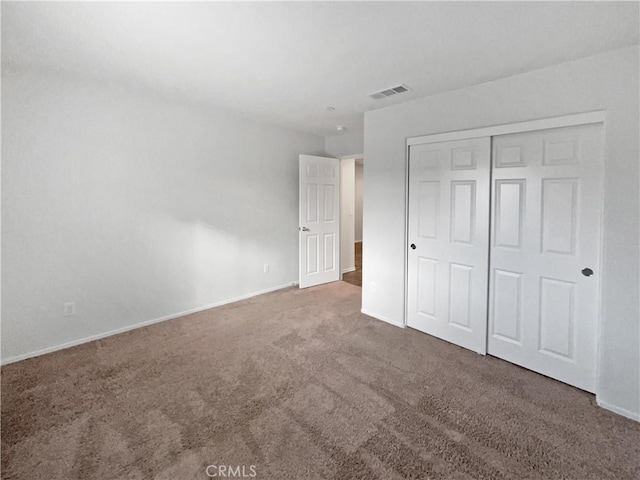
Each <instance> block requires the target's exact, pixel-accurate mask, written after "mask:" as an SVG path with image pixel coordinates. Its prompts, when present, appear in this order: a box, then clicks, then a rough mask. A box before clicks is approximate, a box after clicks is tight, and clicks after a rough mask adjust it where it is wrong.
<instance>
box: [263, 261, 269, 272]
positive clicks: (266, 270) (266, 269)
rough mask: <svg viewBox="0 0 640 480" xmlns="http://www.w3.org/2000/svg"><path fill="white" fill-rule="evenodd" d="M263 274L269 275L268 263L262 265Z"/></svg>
mask: <svg viewBox="0 0 640 480" xmlns="http://www.w3.org/2000/svg"><path fill="white" fill-rule="evenodd" d="M264 273H269V264H268V263H265V264H264Z"/></svg>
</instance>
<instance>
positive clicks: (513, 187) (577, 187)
mask: <svg viewBox="0 0 640 480" xmlns="http://www.w3.org/2000/svg"><path fill="white" fill-rule="evenodd" d="M493 159H494V169H493V189H492V190H493V192H492V196H493V200H492V206H493V215H492V225H491V229H492V245H491V271H490V312H489V320H490V321H489V337H488V353H490V354H491V355H495V356H498V357H500V358H503V359H505V360H508V361H509V362H512V363H515V364H518V365H521V366H523V367H526V368H528V369H531V370H534V371H536V372H539V373H542V374H544V375H547V376H550V377H553V378H556V379H558V380H561V381H563V382H565V383H568V384H570V385H574V386H576V387H579V388H581V389H584V390H587V391H590V392H594V391H595V383H596V376H595V372H596V346H597V316H598V309H599V303H598V297H599V282H600V272H599V268H598V267H599V252H600V234H601V220H600V219H601V208H602V167H603V163H602V126H601V125H587V126H577V127H566V128H558V129H552V130H541V131H536V132H528V133H521V134H513V135H504V136H497V137H494V139H493Z"/></svg>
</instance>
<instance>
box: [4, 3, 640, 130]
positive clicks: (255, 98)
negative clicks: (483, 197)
mask: <svg viewBox="0 0 640 480" xmlns="http://www.w3.org/2000/svg"><path fill="white" fill-rule="evenodd" d="M638 16H639V14H638V3H637V2H587V3H579V2H562V3H559V2H531V3H520V2H505V3H488V2H443V3H440V2H331V3H330V2H317V3H287V2H285V3H270V2H259V3H211V2H189V3H187V2H177V3H123V2H111V3H92V2H89V3H13V2H10V3H7V2H2V62H3V64H4V65H5V66H6V65H10V64H20V65H25V66H35V67H38V68H42V67H51V68H56V69H64V70H68V71H71V72H76V73H79V74H82V75H92V76H97V77H102V78H106V79H109V80H112V81H114V80H115V81H126V82H129V83H135V84H137V85H138V86H143V87H145V88H155V89H158V90H162V91H164V92H168V93H170V94H172V95H179V96H182V97H184V98H185V99H189V100H195V101H198V102H206V103H208V104H211V105H215V106H217V107H221V108H225V109H231V110H235V111H238V112H240V113H242V114H243V115H245V116H247V117H250V118H255V119H258V120H262V121H266V122H270V123H274V124H278V125H282V126H286V127H290V128H294V129H296V130H301V131H307V132H311V133H315V134H319V135H334V134H336V133H337V132H336V130H335V127H336V125H345V126H346V127H347V128H348V129H349V131H357V130H361V129H362V127H363V117H364V115H363V112H365V111H368V110H372V109H376V108H380V107H383V106H387V105H391V104H394V103H399V102H404V101H407V100H412V99H415V98H418V97H423V96H427V95H432V94H435V93H440V92H444V91H448V90H453V89H456V88H461V87H465V86H468V85H473V84H478V83H482V82H487V81H490V80H494V79H498V78H502V77H506V76H509V75H514V74H518V73H522V72H525V71H528V70H532V69H536V68H540V67H544V66H547V65H552V64H557V63H561V62H565V61H569V60H573V59H576V58H581V57H586V56H589V55H593V54H597V53H600V52H605V51H608V50H613V49H616V48H621V47H624V46H627V45H632V44H637V43H638ZM399 83H405V84H407V85H408V86H409V87H411V88H412V89H413V91H411V92H410V93H405V94H402V95H397V96H394V97H393V98H388V99H383V100H371V99H369V98H368V97H367V94H369V93H371V92H373V91H376V90H379V89H382V88H385V87H389V86H394V85H396V84H399ZM327 106H333V107H335V111H332V112H329V111H327V109H326V107H327Z"/></svg>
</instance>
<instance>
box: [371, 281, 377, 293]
mask: <svg viewBox="0 0 640 480" xmlns="http://www.w3.org/2000/svg"><path fill="white" fill-rule="evenodd" d="M370 288H371V292H373V293H375V291H376V282H371V287H370Z"/></svg>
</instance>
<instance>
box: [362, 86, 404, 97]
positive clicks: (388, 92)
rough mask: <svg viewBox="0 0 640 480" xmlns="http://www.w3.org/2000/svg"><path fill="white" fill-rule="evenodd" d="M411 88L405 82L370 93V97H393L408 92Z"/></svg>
mask: <svg viewBox="0 0 640 480" xmlns="http://www.w3.org/2000/svg"><path fill="white" fill-rule="evenodd" d="M409 90H410V88H409V87H407V86H406V85H405V84H402V85H396V86H395V87H389V88H385V89H384V90H379V91H377V92H373V93H370V94H369V97H371V98H373V99H374V100H379V99H381V98H387V97H391V96H393V95H397V94H399V93H404V92H408V91H409Z"/></svg>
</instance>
